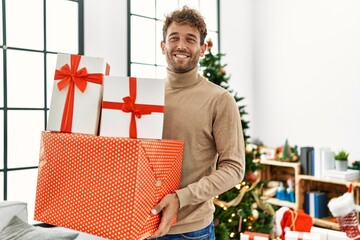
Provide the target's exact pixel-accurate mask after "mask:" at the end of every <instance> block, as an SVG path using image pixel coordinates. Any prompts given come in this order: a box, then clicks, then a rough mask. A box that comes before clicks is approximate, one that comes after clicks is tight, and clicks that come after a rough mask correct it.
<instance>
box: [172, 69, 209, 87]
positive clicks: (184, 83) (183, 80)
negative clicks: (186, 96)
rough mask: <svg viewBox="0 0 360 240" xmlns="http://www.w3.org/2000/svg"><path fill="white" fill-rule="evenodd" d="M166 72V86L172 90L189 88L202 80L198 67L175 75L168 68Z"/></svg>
mask: <svg viewBox="0 0 360 240" xmlns="http://www.w3.org/2000/svg"><path fill="white" fill-rule="evenodd" d="M166 71H167V79H166V84H167V85H168V86H169V87H171V88H183V87H188V86H191V85H194V84H196V83H198V82H200V81H201V79H202V78H201V76H200V74H199V73H198V71H199V67H198V66H197V67H195V68H194V69H192V70H190V71H189V72H186V73H175V72H173V71H171V70H170V69H168V68H167V69H166Z"/></svg>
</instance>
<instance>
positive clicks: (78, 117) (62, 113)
mask: <svg viewBox="0 0 360 240" xmlns="http://www.w3.org/2000/svg"><path fill="white" fill-rule="evenodd" d="M108 67H109V66H108V65H107V64H106V62H105V60H104V59H103V58H96V57H86V56H80V55H69V54H58V56H57V62H56V70H55V77H54V79H55V80H54V85H53V90H52V97H51V103H50V112H49V120H48V125H47V130H49V131H57V132H73V133H88V134H97V133H98V127H99V117H100V110H101V99H102V90H103V86H102V82H103V74H105V73H106V72H107V70H108Z"/></svg>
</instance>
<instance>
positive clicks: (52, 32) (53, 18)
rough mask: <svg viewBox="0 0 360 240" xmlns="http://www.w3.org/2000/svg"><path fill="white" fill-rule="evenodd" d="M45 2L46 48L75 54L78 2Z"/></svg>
mask: <svg viewBox="0 0 360 240" xmlns="http://www.w3.org/2000/svg"><path fill="white" fill-rule="evenodd" d="M46 3H47V4H46V31H47V32H46V33H47V35H46V48H47V50H48V51H54V52H65V53H73V54H77V53H78V52H79V51H78V31H79V29H78V25H79V24H78V3H77V2H73V1H64V0H51V1H47V2H46ZM64 16H66V17H64Z"/></svg>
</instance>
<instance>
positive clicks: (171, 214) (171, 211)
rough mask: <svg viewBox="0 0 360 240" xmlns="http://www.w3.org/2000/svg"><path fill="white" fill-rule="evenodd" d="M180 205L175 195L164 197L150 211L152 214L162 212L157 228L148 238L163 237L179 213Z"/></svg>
mask: <svg viewBox="0 0 360 240" xmlns="http://www.w3.org/2000/svg"><path fill="white" fill-rule="evenodd" d="M179 207H180V203H179V198H178V196H177V195H176V193H171V194H168V195H166V196H165V197H164V198H163V199H161V201H160V202H159V204H158V205H156V206H155V208H154V209H152V210H151V213H152V214H159V213H160V212H162V217H161V221H160V224H159V228H158V229H157V230H156V232H155V233H154V234H153V235H152V236H151V237H150V238H157V237H162V236H164V235H165V234H166V233H167V232H168V231H169V229H170V226H171V222H172V221H173V219H174V218H175V216H176V214H177V212H178V211H179Z"/></svg>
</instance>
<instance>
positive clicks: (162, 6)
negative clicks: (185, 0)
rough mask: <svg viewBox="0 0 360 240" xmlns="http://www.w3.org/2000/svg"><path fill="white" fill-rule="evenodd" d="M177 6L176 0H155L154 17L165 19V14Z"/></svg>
mask: <svg viewBox="0 0 360 240" xmlns="http://www.w3.org/2000/svg"><path fill="white" fill-rule="evenodd" d="M177 8H178V0H156V18H157V19H160V20H164V19H165V15H167V14H169V13H171V12H172V11H174V10H176V9H177Z"/></svg>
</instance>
